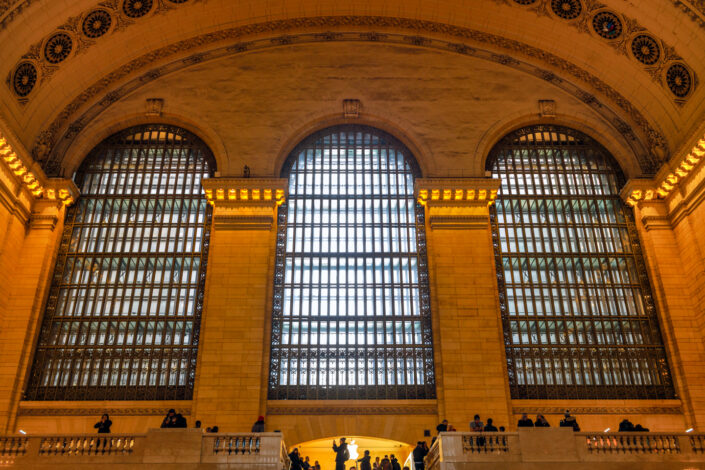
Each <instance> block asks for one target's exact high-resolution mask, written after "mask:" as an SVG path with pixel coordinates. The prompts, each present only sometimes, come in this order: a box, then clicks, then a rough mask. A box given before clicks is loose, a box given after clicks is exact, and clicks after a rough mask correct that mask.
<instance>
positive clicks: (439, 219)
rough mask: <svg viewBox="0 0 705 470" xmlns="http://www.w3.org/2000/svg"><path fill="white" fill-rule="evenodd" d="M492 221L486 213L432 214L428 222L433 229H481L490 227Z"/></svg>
mask: <svg viewBox="0 0 705 470" xmlns="http://www.w3.org/2000/svg"><path fill="white" fill-rule="evenodd" d="M489 223H490V221H489V218H488V217H487V216H485V215H445V216H443V215H435V216H434V215H432V216H430V217H429V218H428V224H429V225H430V226H431V228H432V229H443V230H479V229H489V227H490V225H489Z"/></svg>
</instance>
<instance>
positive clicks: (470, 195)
mask: <svg viewBox="0 0 705 470" xmlns="http://www.w3.org/2000/svg"><path fill="white" fill-rule="evenodd" d="M473 199H475V190H474V189H468V201H472V200H473Z"/></svg>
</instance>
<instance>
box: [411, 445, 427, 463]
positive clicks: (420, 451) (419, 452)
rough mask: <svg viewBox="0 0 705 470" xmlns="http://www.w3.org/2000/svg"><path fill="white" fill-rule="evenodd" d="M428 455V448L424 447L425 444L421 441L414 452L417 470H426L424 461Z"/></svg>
mask: <svg viewBox="0 0 705 470" xmlns="http://www.w3.org/2000/svg"><path fill="white" fill-rule="evenodd" d="M426 454H428V447H424V442H423V441H419V442H418V443H417V444H416V447H415V448H414V452H413V455H414V466H415V467H416V470H424V462H423V459H424V457H426Z"/></svg>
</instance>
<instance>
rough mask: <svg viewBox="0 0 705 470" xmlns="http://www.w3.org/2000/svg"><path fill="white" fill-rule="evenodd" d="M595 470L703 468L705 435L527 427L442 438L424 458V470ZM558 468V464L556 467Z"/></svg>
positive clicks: (447, 434)
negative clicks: (515, 430) (486, 469)
mask: <svg viewBox="0 0 705 470" xmlns="http://www.w3.org/2000/svg"><path fill="white" fill-rule="evenodd" d="M488 463H492V468H494V469H518V470H523V469H526V470H529V469H532V470H533V469H535V468H546V467H550V468H558V467H561V468H562V465H565V466H566V468H567V467H570V468H571V469H578V470H580V469H585V470H588V469H590V470H594V468H595V465H596V464H598V465H599V468H600V469H606V470H610V469H615V470H616V469H622V468H626V467H625V465H630V466H631V467H630V468H640V469H650V468H654V469H656V468H659V469H664V470H670V469H683V468H688V469H705V434H690V433H652V432H649V433H643V432H642V433H583V432H578V433H576V432H573V431H572V430H571V429H568V428H530V429H521V430H519V431H518V432H509V433H459V432H452V433H441V434H440V436H439V438H438V439H437V440H436V442H435V443H434V445H433V446H432V447H431V449H430V451H429V453H428V455H427V456H426V461H425V464H426V465H425V467H426V470H450V469H452V470H463V469H468V470H470V469H476V468H477V469H479V468H487V465H488ZM560 463H562V465H561V464H560Z"/></svg>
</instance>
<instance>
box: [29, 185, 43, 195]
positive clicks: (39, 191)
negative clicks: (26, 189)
mask: <svg viewBox="0 0 705 470" xmlns="http://www.w3.org/2000/svg"><path fill="white" fill-rule="evenodd" d="M43 192H44V190H43V189H42V188H41V186H40V187H39V188H37V189H33V190H32V194H33V195H34V196H35V197H39V196H41V195H42V193H43Z"/></svg>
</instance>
